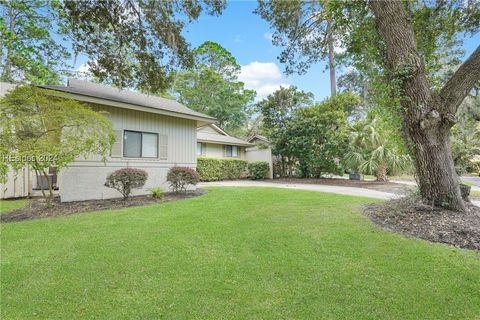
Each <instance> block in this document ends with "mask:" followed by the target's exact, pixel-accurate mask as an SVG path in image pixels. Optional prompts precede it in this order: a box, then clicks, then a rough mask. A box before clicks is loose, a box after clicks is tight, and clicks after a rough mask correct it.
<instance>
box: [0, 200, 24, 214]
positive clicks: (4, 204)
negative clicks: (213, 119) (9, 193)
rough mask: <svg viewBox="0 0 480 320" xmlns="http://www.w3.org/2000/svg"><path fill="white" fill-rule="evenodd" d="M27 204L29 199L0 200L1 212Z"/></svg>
mask: <svg viewBox="0 0 480 320" xmlns="http://www.w3.org/2000/svg"><path fill="white" fill-rule="evenodd" d="M27 204H28V200H27V199H14V200H0V214H2V213H6V212H9V211H12V210H15V209H18V208H21V207H24V206H26V205H27Z"/></svg>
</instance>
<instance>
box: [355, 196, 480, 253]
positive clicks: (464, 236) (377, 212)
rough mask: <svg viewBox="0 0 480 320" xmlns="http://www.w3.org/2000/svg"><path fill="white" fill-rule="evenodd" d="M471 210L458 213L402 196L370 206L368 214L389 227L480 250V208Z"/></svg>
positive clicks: (413, 234) (471, 206)
mask: <svg viewBox="0 0 480 320" xmlns="http://www.w3.org/2000/svg"><path fill="white" fill-rule="evenodd" d="M469 209H470V210H469V212H466V213H458V212H453V211H450V210H445V209H442V208H433V207H431V206H427V205H423V204H420V203H418V202H415V201H414V200H413V199H411V198H402V199H395V200H390V201H387V202H384V203H376V204H371V205H367V206H365V209H364V213H365V215H367V216H368V217H369V218H370V219H371V220H372V221H373V222H374V223H375V224H377V225H378V226H380V227H382V228H383V229H386V230H390V231H395V232H400V233H403V234H406V235H410V236H414V237H417V238H421V239H425V240H429V241H433V242H441V243H447V244H450V245H454V246H456V247H461V248H467V249H474V250H480V208H479V207H476V206H473V205H469Z"/></svg>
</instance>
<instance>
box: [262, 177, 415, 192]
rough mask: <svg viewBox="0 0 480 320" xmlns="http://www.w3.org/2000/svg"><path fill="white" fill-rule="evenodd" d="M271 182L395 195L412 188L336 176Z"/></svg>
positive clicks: (399, 184)
mask: <svg viewBox="0 0 480 320" xmlns="http://www.w3.org/2000/svg"><path fill="white" fill-rule="evenodd" d="M269 182H273V183H304V184H321V185H331V186H344V187H356V188H365V189H371V190H377V191H383V192H389V193H394V194H397V195H403V194H406V193H408V190H413V189H414V188H415V187H414V186H409V185H405V184H401V183H394V182H378V181H369V180H349V179H337V178H319V179H313V178H306V179H300V178H280V179H273V180H269Z"/></svg>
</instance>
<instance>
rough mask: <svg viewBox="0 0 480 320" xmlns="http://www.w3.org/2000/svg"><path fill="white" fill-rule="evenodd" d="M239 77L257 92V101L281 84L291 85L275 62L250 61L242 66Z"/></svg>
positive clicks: (246, 85)
mask: <svg viewBox="0 0 480 320" xmlns="http://www.w3.org/2000/svg"><path fill="white" fill-rule="evenodd" d="M238 79H239V80H240V81H242V82H244V83H245V87H246V88H248V89H251V90H255V91H256V92H257V97H256V100H257V101H259V100H262V99H263V98H265V97H267V96H268V95H269V94H271V93H272V92H274V91H276V90H277V89H279V88H280V86H282V87H289V86H290V85H289V84H288V83H286V82H285V80H284V79H283V76H282V73H281V71H280V69H279V68H278V66H277V65H276V64H275V63H274V62H258V61H253V62H250V63H249V64H247V65H244V66H242V69H241V72H240V75H239V76H238Z"/></svg>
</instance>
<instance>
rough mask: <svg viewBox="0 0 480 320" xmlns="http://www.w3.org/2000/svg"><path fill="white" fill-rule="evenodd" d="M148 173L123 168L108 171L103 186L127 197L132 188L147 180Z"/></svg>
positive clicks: (141, 185)
mask: <svg viewBox="0 0 480 320" xmlns="http://www.w3.org/2000/svg"><path fill="white" fill-rule="evenodd" d="M147 178H148V174H147V172H145V171H144V170H141V169H135V168H123V169H119V170H116V171H114V172H112V173H110V174H109V175H108V177H107V181H106V182H105V187H108V188H112V189H115V190H117V191H118V192H120V193H121V194H122V195H123V199H125V200H126V199H127V198H128V197H129V196H130V193H131V192H132V189H136V188H141V187H143V186H144V185H145V182H146V181H147Z"/></svg>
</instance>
